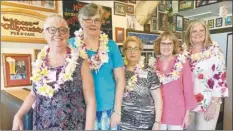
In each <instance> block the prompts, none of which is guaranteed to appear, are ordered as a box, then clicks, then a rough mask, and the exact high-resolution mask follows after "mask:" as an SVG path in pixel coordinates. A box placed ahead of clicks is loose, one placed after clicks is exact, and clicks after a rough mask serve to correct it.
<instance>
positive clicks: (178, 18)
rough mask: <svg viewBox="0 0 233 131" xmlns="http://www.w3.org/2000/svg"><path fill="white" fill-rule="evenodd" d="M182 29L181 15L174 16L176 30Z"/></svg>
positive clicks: (182, 18) (182, 19) (182, 20)
mask: <svg viewBox="0 0 233 131" xmlns="http://www.w3.org/2000/svg"><path fill="white" fill-rule="evenodd" d="M183 29H184V17H183V16H182V15H176V30H177V31H183Z"/></svg>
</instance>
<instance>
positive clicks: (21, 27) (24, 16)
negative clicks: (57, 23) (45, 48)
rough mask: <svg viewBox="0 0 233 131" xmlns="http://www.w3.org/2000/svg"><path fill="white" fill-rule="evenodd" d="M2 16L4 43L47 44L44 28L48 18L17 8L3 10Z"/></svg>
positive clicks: (2, 37)
mask: <svg viewBox="0 0 233 131" xmlns="http://www.w3.org/2000/svg"><path fill="white" fill-rule="evenodd" d="M1 14H2V15H1V31H2V32H1V39H2V41H8V42H27V43H45V39H44V35H43V30H44V29H43V28H44V22H45V18H46V16H44V15H42V14H39V13H37V12H34V11H28V10H23V9H16V8H14V9H12V8H3V9H2V10H1Z"/></svg>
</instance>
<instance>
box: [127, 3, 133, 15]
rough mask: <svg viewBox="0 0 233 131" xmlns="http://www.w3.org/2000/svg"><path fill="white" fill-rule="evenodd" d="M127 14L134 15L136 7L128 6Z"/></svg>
mask: <svg viewBox="0 0 233 131" xmlns="http://www.w3.org/2000/svg"><path fill="white" fill-rule="evenodd" d="M127 14H133V15H134V6H133V5H127Z"/></svg>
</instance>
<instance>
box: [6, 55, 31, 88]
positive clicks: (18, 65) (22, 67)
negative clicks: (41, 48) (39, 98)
mask: <svg viewBox="0 0 233 131" xmlns="http://www.w3.org/2000/svg"><path fill="white" fill-rule="evenodd" d="M2 56H3V71H4V83H5V87H14V86H26V85H31V80H30V77H31V54H2Z"/></svg>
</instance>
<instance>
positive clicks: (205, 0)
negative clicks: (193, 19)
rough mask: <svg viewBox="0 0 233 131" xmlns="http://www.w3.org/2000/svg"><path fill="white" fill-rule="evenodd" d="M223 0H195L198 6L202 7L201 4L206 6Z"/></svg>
mask: <svg viewBox="0 0 233 131" xmlns="http://www.w3.org/2000/svg"><path fill="white" fill-rule="evenodd" d="M221 1H222V0H195V3H196V8H198V7H201V6H206V5H210V4H215V3H218V2H221Z"/></svg>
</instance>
